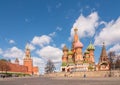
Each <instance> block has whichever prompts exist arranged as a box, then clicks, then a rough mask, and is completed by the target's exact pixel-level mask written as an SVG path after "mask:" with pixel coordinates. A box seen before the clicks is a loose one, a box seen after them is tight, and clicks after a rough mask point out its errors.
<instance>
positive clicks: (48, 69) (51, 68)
mask: <svg viewBox="0 0 120 85" xmlns="http://www.w3.org/2000/svg"><path fill="white" fill-rule="evenodd" d="M54 70H55V65H54V63H53V62H52V61H51V60H50V59H49V60H48V61H47V64H46V67H45V72H46V73H52V72H54Z"/></svg>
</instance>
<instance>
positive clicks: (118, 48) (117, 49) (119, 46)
mask: <svg viewBox="0 0 120 85" xmlns="http://www.w3.org/2000/svg"><path fill="white" fill-rule="evenodd" d="M109 51H115V52H116V53H120V44H116V45H114V46H113V47H111V48H110V49H109V50H108V52H109Z"/></svg>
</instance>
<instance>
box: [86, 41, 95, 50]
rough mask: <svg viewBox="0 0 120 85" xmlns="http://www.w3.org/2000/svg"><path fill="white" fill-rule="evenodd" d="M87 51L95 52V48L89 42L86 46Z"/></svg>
mask: <svg viewBox="0 0 120 85" xmlns="http://www.w3.org/2000/svg"><path fill="white" fill-rule="evenodd" d="M87 50H95V47H94V45H93V44H92V43H91V42H90V44H89V45H88V47H87Z"/></svg>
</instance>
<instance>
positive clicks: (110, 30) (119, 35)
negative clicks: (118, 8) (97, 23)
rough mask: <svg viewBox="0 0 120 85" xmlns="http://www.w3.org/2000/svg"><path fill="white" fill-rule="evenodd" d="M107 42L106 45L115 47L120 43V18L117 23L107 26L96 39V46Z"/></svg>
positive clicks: (110, 23) (113, 22)
mask: <svg viewBox="0 0 120 85" xmlns="http://www.w3.org/2000/svg"><path fill="white" fill-rule="evenodd" d="M102 42H105V44H106V45H113V44H116V43H119V42H120V17H119V18H118V19H117V20H116V21H113V20H112V21H111V22H109V23H107V24H106V26H105V27H104V28H103V29H102V31H101V32H100V33H99V34H98V35H96V37H95V42H94V44H95V45H100V44H101V43H102Z"/></svg>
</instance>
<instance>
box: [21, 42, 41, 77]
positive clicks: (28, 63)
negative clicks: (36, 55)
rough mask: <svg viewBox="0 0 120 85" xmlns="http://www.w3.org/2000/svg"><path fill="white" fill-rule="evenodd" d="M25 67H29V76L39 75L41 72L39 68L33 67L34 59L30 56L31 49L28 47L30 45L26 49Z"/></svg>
mask: <svg viewBox="0 0 120 85" xmlns="http://www.w3.org/2000/svg"><path fill="white" fill-rule="evenodd" d="M23 63H24V66H26V67H28V74H30V75H33V74H34V75H38V74H39V71H38V67H37V66H33V59H32V58H31V54H30V48H29V46H28V44H27V45H26V48H25V58H24V61H23Z"/></svg>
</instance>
